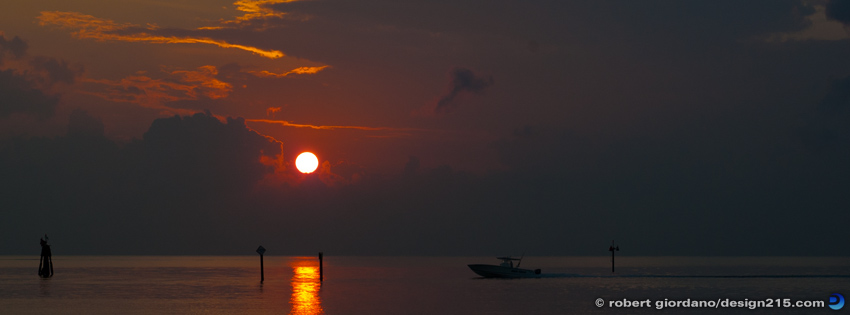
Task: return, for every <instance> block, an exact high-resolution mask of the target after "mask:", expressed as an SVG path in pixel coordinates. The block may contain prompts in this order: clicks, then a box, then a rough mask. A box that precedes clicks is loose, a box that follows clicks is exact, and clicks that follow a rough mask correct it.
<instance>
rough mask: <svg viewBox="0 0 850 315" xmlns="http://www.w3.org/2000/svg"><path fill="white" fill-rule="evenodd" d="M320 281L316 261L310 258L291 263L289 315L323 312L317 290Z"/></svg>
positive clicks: (320, 286)
mask: <svg viewBox="0 0 850 315" xmlns="http://www.w3.org/2000/svg"><path fill="white" fill-rule="evenodd" d="M321 289H322V282H321V281H320V280H319V266H318V262H316V261H312V260H306V259H305V260H296V261H294V262H293V263H292V298H290V300H289V304H291V305H292V311H291V312H289V314H291V315H307V314H310V315H315V314H324V313H325V312H324V310H323V309H322V300H321V299H320V298H319V291H320V290H321Z"/></svg>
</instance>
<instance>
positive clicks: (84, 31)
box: [38, 11, 284, 59]
mask: <svg viewBox="0 0 850 315" xmlns="http://www.w3.org/2000/svg"><path fill="white" fill-rule="evenodd" d="M38 20H39V25H41V26H46V25H56V26H59V27H61V28H65V29H72V30H75V31H73V32H72V33H71V34H72V35H74V36H75V37H77V38H80V39H84V38H91V39H96V40H99V41H107V40H114V41H126V42H150V43H157V44H210V45H216V46H218V47H222V48H236V49H241V50H245V51H250V52H252V53H255V54H258V55H260V56H263V57H266V58H271V59H275V58H280V57H283V56H284V54H283V53H282V52H280V51H277V50H263V49H259V48H257V47H251V46H245V45H237V44H231V43H228V42H225V41H223V40H216V39H211V38H208V37H191V36H166V35H156V34H154V33H153V32H155V31H157V29H156V27H150V26H149V27H147V28H144V27H140V26H138V25H134V24H128V23H123V24H119V23H116V22H114V21H112V20H106V19H100V18H96V17H94V16H91V15H85V14H82V13H77V12H60V11H43V12H41V15H39V16H38Z"/></svg>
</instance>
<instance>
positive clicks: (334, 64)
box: [0, 0, 850, 256]
mask: <svg viewBox="0 0 850 315" xmlns="http://www.w3.org/2000/svg"><path fill="white" fill-rule="evenodd" d="M848 56H850V1H846V0H843V1H839V0H813V1H796V0H793V1H792V0H764V1H746V2H741V1H700V0H698V1H660V0H658V1H655V0H646V1H625V0H623V1H604V0H603V1H552V0H531V1H492V0H487V1H483V0H463V1H454V0H453V1H444V0H428V1H423V0H410V1H389V0H361V1H357V2H354V1H345V0H236V1H235V2H234V0H227V1H223V0H212V1H209V0H204V1H201V0H172V1H159V0H126V1H102V0H80V1H67V0H61V1H60V0H37V1H6V2H3V3H2V4H0V218H2V219H0V254H7V255H28V254H33V255H34V254H35V253H37V252H39V249H38V247H37V246H36V244H37V239H38V238H39V237H41V236H42V235H44V234H45V233H46V234H48V235H49V236H50V240H51V243H52V244H53V252H54V253H55V254H57V255H61V254H68V255H78V254H96V255H111V254H145V255H147V254H155V255H180V254H253V249H254V248H256V247H257V246H258V245H263V246H264V247H265V248H267V249H268V254H270V255H295V254H312V253H314V252H318V251H324V252H325V253H327V254H329V255H330V254H336V255H505V254H516V255H519V254H521V253H525V254H528V255H607V247H608V245H610V243H611V241H612V240H615V241H616V242H617V243H618V244H619V245H620V248H621V252H620V253H621V254H623V255H633V256H651V255H696V256H712V255H767V256H835V255H838V256H846V255H848V252H850V251H848V249H850V248H848V245H847V244H845V243H846V242H840V241H839V240H847V239H850V229H848V228H847V223H848V222H850V213H848V210H850V193H849V192H850V163H848V161H850V59H848ZM305 151H310V152H313V153H315V154H316V155H317V156H318V158H319V161H320V166H319V169H318V170H317V171H316V172H314V173H311V174H302V173H300V172H298V171H297V170H296V168H295V165H294V160H295V157H296V156H297V155H298V154H299V153H301V152H305Z"/></svg>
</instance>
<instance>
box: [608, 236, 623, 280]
mask: <svg viewBox="0 0 850 315" xmlns="http://www.w3.org/2000/svg"><path fill="white" fill-rule="evenodd" d="M608 250H609V251H611V273H614V252H615V251H620V246H614V240H611V246H609V247H608Z"/></svg>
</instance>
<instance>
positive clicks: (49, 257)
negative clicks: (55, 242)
mask: <svg viewBox="0 0 850 315" xmlns="http://www.w3.org/2000/svg"><path fill="white" fill-rule="evenodd" d="M46 238H47V234H45V235H44V238H42V239H41V258H39V260H38V275H39V276H41V277H43V278H49V277H52V276H53V254H52V253H50V245H47V240H45V239H46Z"/></svg>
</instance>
